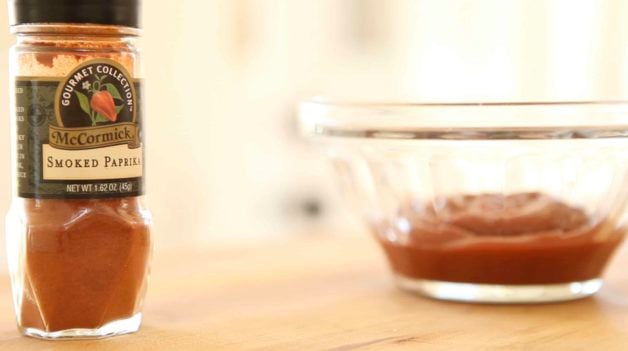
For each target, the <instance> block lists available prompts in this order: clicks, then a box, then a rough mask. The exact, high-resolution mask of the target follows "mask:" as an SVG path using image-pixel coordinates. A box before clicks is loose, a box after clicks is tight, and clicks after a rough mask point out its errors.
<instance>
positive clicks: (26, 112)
mask: <svg viewBox="0 0 628 351" xmlns="http://www.w3.org/2000/svg"><path fill="white" fill-rule="evenodd" d="M140 105H141V104H140V82H139V81H136V80H133V79H132V78H131V76H130V75H129V73H128V72H127V71H126V70H125V69H124V67H122V66H121V65H120V64H119V63H117V62H116V61H113V60H109V59H96V60H89V61H86V62H84V63H83V64H81V65H79V66H77V67H76V68H75V69H74V70H72V72H70V74H68V75H67V76H66V77H60V78H54V77H17V78H16V81H15V117H16V125H17V128H16V131H17V133H16V140H15V142H16V152H17V155H16V166H17V167H16V169H17V191H18V196H20V197H26V198H105V197H125V196H138V195H141V194H143V181H142V177H143V174H144V148H143V142H142V128H141V127H142V124H141V111H140Z"/></svg>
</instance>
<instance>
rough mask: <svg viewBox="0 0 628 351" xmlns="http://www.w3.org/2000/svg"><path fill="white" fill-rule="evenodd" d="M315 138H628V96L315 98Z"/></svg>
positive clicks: (304, 109) (306, 113) (306, 129)
mask: <svg viewBox="0 0 628 351" xmlns="http://www.w3.org/2000/svg"><path fill="white" fill-rule="evenodd" d="M299 120H300V127H301V131H302V132H303V133H304V134H305V135H308V136H313V137H334V138H367V139H397V140H399V139H401V140H403V139H419V140H546V139H608V138H628V100H572V101H568V100H565V101H510V102H508V101H484V102H418V101H417V102H394V101H390V102H377V101H370V102H369V101H355V100H354V101H352V100H340V99H333V98H329V97H313V98H310V99H307V100H304V101H303V102H302V103H301V104H300V105H299Z"/></svg>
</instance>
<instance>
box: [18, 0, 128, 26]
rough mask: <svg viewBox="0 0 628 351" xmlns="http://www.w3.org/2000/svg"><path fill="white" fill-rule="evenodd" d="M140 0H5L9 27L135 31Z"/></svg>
mask: <svg viewBox="0 0 628 351" xmlns="http://www.w3.org/2000/svg"><path fill="white" fill-rule="evenodd" d="M139 13H140V0H9V21H10V25H12V26H14V25H19V24H34V23H71V24H104V25H114V26H125V27H133V28H139V27H140V25H139V22H140V21H139Z"/></svg>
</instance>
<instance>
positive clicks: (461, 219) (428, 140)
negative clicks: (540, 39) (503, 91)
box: [299, 100, 628, 303]
mask: <svg viewBox="0 0 628 351" xmlns="http://www.w3.org/2000/svg"><path fill="white" fill-rule="evenodd" d="M299 115H300V120H301V127H302V129H303V131H304V133H305V134H307V135H309V136H311V137H313V138H314V140H316V141H317V142H318V143H320V145H321V146H322V147H323V149H324V150H325V152H326V154H327V155H328V156H329V159H330V160H331V162H332V164H333V166H334V168H335V170H336V171H337V174H338V178H339V179H340V181H341V183H342V186H343V188H344V189H345V190H347V193H348V194H349V195H350V197H349V198H350V199H352V202H353V203H354V205H355V206H354V207H355V208H356V209H358V210H359V211H360V213H361V215H362V217H363V218H364V220H365V221H366V223H367V225H368V227H369V228H370V229H371V231H372V232H373V233H374V234H375V237H376V239H377V240H378V241H379V243H380V244H381V246H382V248H383V251H384V253H385V254H386V257H387V258H388V261H389V263H390V266H391V268H392V271H393V273H394V277H395V280H396V282H397V284H398V285H399V286H400V287H401V288H403V289H406V290H411V291H414V292H418V293H421V294H423V295H426V296H429V297H433V298H437V299H445V300H456V301H467V302H486V303H531V302H549V301H564V300H571V299H577V298H582V297H586V296H590V295H592V294H594V293H595V292H597V291H598V290H599V289H600V287H601V285H602V274H603V272H604V270H605V268H606V266H607V264H608V262H609V260H610V259H611V258H612V256H613V253H614V252H615V251H616V249H617V247H618V246H619V245H620V244H621V242H622V241H623V239H624V236H625V233H626V216H625V209H626V204H627V201H628V103H627V102H621V101H618V102H612V101H611V102H545V103H450V104H438V103H436V104H395V103H390V104H387V103H373V104H361V103H350V102H332V101H325V100H310V101H307V102H304V103H303V104H302V105H301V106H300V113H299Z"/></svg>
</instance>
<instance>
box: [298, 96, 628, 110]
mask: <svg viewBox="0 0 628 351" xmlns="http://www.w3.org/2000/svg"><path fill="white" fill-rule="evenodd" d="M302 104H319V105H326V106H333V107H338V108H342V107H368V108H373V107H378V106H381V107H408V108H418V107H507V106H572V105H573V106H582V105H594V106H595V105H628V100H530V101H528V100H511V101H491V100H486V101H403V100H399V101H395V100H390V101H384V100H382V101H377V100H372V101H368V100H364V101H359V100H345V99H340V98H332V97H325V96H315V97H311V98H308V99H305V100H303V101H302Z"/></svg>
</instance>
